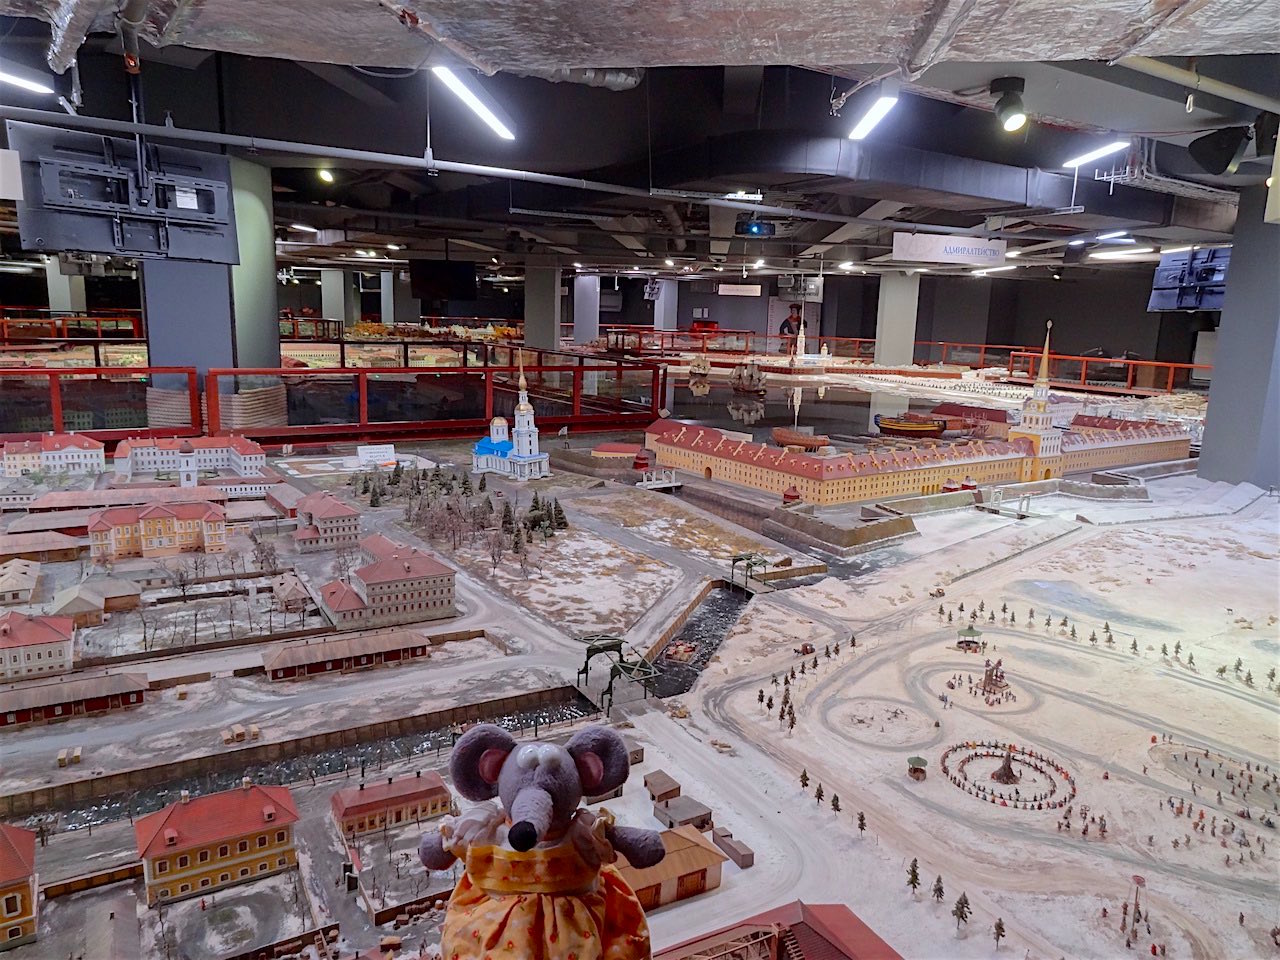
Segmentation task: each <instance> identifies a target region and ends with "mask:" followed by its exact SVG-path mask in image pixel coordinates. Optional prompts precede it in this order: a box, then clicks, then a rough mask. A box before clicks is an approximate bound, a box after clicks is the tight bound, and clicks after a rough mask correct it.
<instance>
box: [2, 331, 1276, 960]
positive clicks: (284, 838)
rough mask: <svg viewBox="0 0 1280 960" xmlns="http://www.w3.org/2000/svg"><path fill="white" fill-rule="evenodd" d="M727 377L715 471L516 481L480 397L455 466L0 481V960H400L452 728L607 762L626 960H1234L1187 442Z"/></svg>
mask: <svg viewBox="0 0 1280 960" xmlns="http://www.w3.org/2000/svg"><path fill="white" fill-rule="evenodd" d="M1048 349H1049V347H1048V343H1047V342H1046V345H1045V357H1046V360H1047V357H1048ZM773 362H774V363H775V364H777V363H783V364H784V366H783V369H782V370H781V371H774V372H767V371H764V370H762V366H761V365H762V364H763V363H764V361H763V360H761V362H760V363H759V364H757V363H754V362H748V361H746V360H744V361H743V363H742V364H740V365H739V366H738V367H737V368H735V369H733V370H732V371H730V370H719V371H716V370H712V369H711V368H710V366H709V365H707V364H705V363H700V362H699V357H698V356H697V355H690V356H689V357H687V358H685V367H684V368H681V369H682V371H683V372H682V379H679V380H678V381H677V382H676V384H675V386H674V388H673V389H674V390H675V391H676V392H677V393H679V394H681V395H682V396H683V397H684V399H685V400H686V401H687V402H688V403H689V404H694V405H696V404H697V403H698V402H701V401H700V398H705V397H707V395H708V393H709V392H710V390H711V389H712V388H713V387H714V388H716V389H717V390H723V389H725V388H728V390H729V391H730V392H731V394H732V399H731V400H730V401H729V404H728V406H729V416H730V417H732V419H733V420H734V421H735V423H734V424H733V426H734V427H740V428H741V429H729V428H727V426H726V425H725V424H724V423H723V421H722V419H721V418H719V417H716V418H709V417H708V418H700V417H698V416H695V415H687V409H688V408H686V415H683V416H681V415H675V416H672V417H668V418H663V419H659V420H658V421H657V422H655V423H654V424H652V425H651V426H650V427H648V428H647V429H645V430H644V431H642V432H641V431H635V432H631V433H615V434H608V435H602V434H594V435H588V434H584V435H571V436H563V437H541V438H540V437H539V433H538V428H537V424H536V417H535V410H536V409H537V405H538V385H537V384H536V383H535V384H533V385H532V387H531V386H530V385H529V384H528V383H527V382H526V381H525V378H524V376H523V373H522V374H521V379H520V384H519V397H518V403H517V405H516V407H515V415H514V423H513V424H511V425H509V424H508V423H507V421H506V419H504V418H501V417H498V418H495V419H494V421H493V423H492V425H491V427H490V431H489V434H488V436H485V437H475V438H472V440H469V441H466V442H462V441H439V442H430V443H427V442H400V443H397V444H395V445H394V447H393V446H391V445H380V446H370V447H359V448H356V447H354V446H352V447H336V446H335V447H332V448H330V449H328V450H315V449H308V450H307V451H305V452H295V451H292V450H282V449H280V448H279V447H274V448H271V447H268V448H264V447H262V446H260V445H259V444H258V443H256V442H254V441H252V440H249V439H246V438H244V437H206V438H195V439H192V440H128V441H122V442H120V443H118V444H117V445H116V446H115V447H114V449H111V450H107V449H104V447H103V445H102V444H101V443H99V442H98V441H96V440H92V439H89V438H87V437H83V436H80V435H76V434H67V435H57V436H54V435H46V436H43V437H39V438H37V439H29V440H25V441H16V442H10V443H7V444H5V446H4V450H3V456H4V472H5V478H6V480H5V484H6V487H5V489H4V491H3V495H0V501H2V505H3V507H4V511H5V512H4V523H5V525H6V528H7V529H6V532H4V533H3V534H0V604H3V607H4V612H3V613H0V671H2V672H3V676H2V677H0V681H2V682H0V738H2V739H0V816H2V817H3V819H4V821H5V825H4V826H3V828H2V833H0V867H2V868H3V875H0V898H3V908H4V917H3V920H4V923H3V924H2V925H0V945H2V946H4V947H8V948H11V950H12V953H11V954H10V955H11V956H13V957H15V958H37V957H40V958H43V957H53V958H57V957H62V956H64V955H65V956H68V957H85V958H96V957H140V958H143V957H145V958H148V960H160V958H164V960H173V958H178V957H181V958H187V960H219V958H227V960H230V958H237V960H238V958H251V957H259V956H262V957H281V956H301V955H308V956H316V957H319V956H332V957H350V956H383V955H385V954H384V953H380V952H378V951H389V952H390V955H393V956H419V955H421V956H431V955H435V954H436V953H437V952H438V949H439V948H438V944H439V942H440V938H441V928H442V924H443V922H444V917H445V909H444V908H445V904H446V902H447V901H448V900H449V898H450V895H451V893H452V892H453V890H454V887H455V884H457V882H458V880H459V877H460V875H461V869H460V866H455V867H453V868H452V869H448V870H442V871H441V870H437V871H431V870H428V869H427V868H426V867H424V866H423V864H422V862H420V860H419V855H418V845H419V841H420V839H421V837H422V835H423V834H424V832H426V831H428V830H430V829H431V828H432V827H433V826H434V825H436V824H437V823H438V822H440V818H442V817H452V816H457V815H459V814H465V813H466V812H467V811H468V810H470V809H472V808H473V806H474V804H473V802H472V801H470V800H467V799H466V798H465V797H463V796H462V795H461V794H460V793H459V791H458V789H457V787H456V785H455V784H454V783H452V782H451V778H450V776H449V760H450V754H451V748H452V746H453V744H454V743H455V742H456V741H457V740H458V738H459V737H460V736H461V735H463V734H464V733H465V732H466V731H467V730H469V729H471V728H472V727H474V725H475V724H477V723H479V722H489V723H494V724H497V725H499V726H501V727H503V728H505V729H506V730H508V731H509V732H510V733H511V734H512V735H513V736H514V737H515V738H516V741H517V742H518V743H522V742H524V741H526V740H528V741H532V740H533V739H534V738H536V739H538V740H539V741H543V742H550V743H557V744H563V743H565V742H567V741H569V739H570V738H571V737H572V736H573V735H574V733H575V732H576V731H578V730H580V729H581V728H582V727H583V726H584V725H586V724H588V723H602V724H608V725H611V726H612V727H613V728H614V729H615V730H617V732H619V733H620V734H621V735H622V737H623V740H624V742H625V743H626V746H627V751H628V754H629V759H630V762H631V772H630V776H629V778H628V779H626V782H625V784H623V785H622V787H620V788H618V789H616V790H614V791H613V792H612V795H610V796H607V797H604V798H600V797H595V798H589V799H588V806H589V807H590V809H591V810H593V811H595V812H597V813H599V812H600V811H601V810H603V809H606V808H607V810H608V811H609V813H611V814H612V816H613V817H615V818H616V820H617V822H618V823H619V824H625V825H629V826H633V827H644V828H647V829H652V830H657V831H660V832H661V834H662V843H663V846H664V849H665V851H666V856H665V857H664V858H663V859H662V861H661V862H660V863H659V864H658V865H657V866H650V867H639V866H634V865H631V864H629V863H627V862H626V859H625V857H624V858H622V859H621V861H620V862H619V864H618V867H619V870H620V872H621V874H622V875H623V876H624V877H625V878H626V879H627V881H628V883H629V885H630V886H631V888H632V889H633V890H634V891H635V893H636V896H637V898H638V900H639V902H640V904H641V906H643V908H644V909H645V912H646V914H647V922H648V926H649V930H650V935H651V937H652V943H653V951H654V955H656V956H662V957H671V958H675V957H687V956H694V955H696V956H722V955H723V956H730V955H737V954H732V953H729V952H723V950H722V952H721V953H715V952H708V951H709V950H711V949H712V948H711V947H708V946H707V944H719V945H721V946H722V947H723V945H725V944H731V943H737V942H738V941H737V940H736V939H735V938H736V937H739V936H740V935H742V936H745V934H742V931H744V930H747V929H756V928H757V927H760V925H762V924H763V925H765V926H768V925H769V924H780V925H784V926H785V925H787V924H801V925H804V924H808V925H809V928H812V929H828V928H830V929H835V928H841V929H845V930H856V931H857V936H856V937H854V939H858V942H860V943H861V944H862V947H861V948H860V949H862V951H863V952H861V953H858V952H855V951H854V948H853V947H850V948H849V951H850V952H848V953H846V954H844V955H848V956H876V957H890V956H912V957H958V958H959V957H963V958H970V957H996V956H1012V957H1027V958H1042V960H1049V958H1059V957H1097V958H1110V957H1121V956H1126V955H1129V954H1130V953H1131V952H1136V953H1138V954H1147V955H1153V954H1154V955H1159V956H1171V957H1205V958H1211V957H1224V956H1231V957H1252V956H1259V957H1261V956H1274V955H1275V952H1276V950H1277V945H1276V944H1277V939H1276V938H1277V935H1278V933H1277V927H1278V925H1280V916H1278V915H1277V907H1276V903H1277V901H1276V896H1275V894H1276V877H1277V869H1278V865H1280V835H1277V833H1276V829H1275V821H1276V819H1277V818H1280V806H1278V804H1280V782H1278V781H1277V773H1278V772H1280V737H1278V729H1280V728H1278V727H1277V722H1276V720H1277V704H1278V702H1280V685H1277V682H1276V668H1277V665H1278V664H1280V641H1278V640H1277V630H1278V628H1277V616H1278V615H1280V598H1278V595H1277V589H1276V588H1277V583H1278V582H1280V581H1278V577H1280V543H1278V537H1277V528H1278V524H1280V500H1277V497H1276V496H1275V493H1274V491H1270V492H1269V491H1265V490H1261V489H1258V488H1255V487H1252V486H1249V485H1247V484H1244V485H1238V486H1233V485H1228V484H1223V483H1210V482H1207V481H1203V480H1200V479H1198V478H1197V477H1196V475H1195V461H1194V458H1193V455H1192V454H1193V450H1192V448H1193V445H1196V444H1198V442H1199V439H1200V432H1201V425H1200V417H1201V416H1202V414H1203V411H1202V410H1200V411H1198V412H1197V411H1192V412H1188V411H1187V410H1184V409H1174V408H1166V409H1161V408H1159V407H1158V406H1157V405H1148V406H1146V407H1144V408H1143V409H1141V410H1134V409H1124V404H1123V402H1117V401H1114V400H1109V399H1107V398H1091V397H1089V396H1087V395H1083V396H1082V395H1081V394H1079V393H1073V394H1060V393H1059V392H1058V391H1056V390H1054V391H1051V390H1050V386H1049V383H1048V381H1047V380H1045V379H1043V378H1041V379H1040V380H1038V381H1037V382H1034V383H1032V384H1030V385H1025V386H1020V387H1019V386H1011V385H1008V384H1002V385H1000V386H999V387H997V386H996V385H994V384H988V383H985V382H982V381H980V380H963V381H958V380H949V381H941V380H940V381H937V382H936V383H934V382H931V381H928V382H926V381H923V380H921V381H918V382H911V383H909V384H907V383H905V378H896V377H895V376H894V375H892V374H885V375H883V376H880V377H878V378H875V377H873V375H872V374H870V373H867V372H865V371H864V372H862V373H857V372H841V371H827V370H826V368H825V367H824V366H823V364H822V357H821V356H816V355H815V356H809V355H806V354H805V353H804V348H803V345H801V346H799V347H798V349H797V351H796V354H795V355H794V356H793V357H792V358H791V359H790V361H789V362H787V361H778V360H777V359H776V358H775V359H774V361H773ZM1046 367H1047V364H1046ZM869 378H870V379H875V390H876V391H877V396H878V397H880V398H881V400H882V401H883V400H884V398H890V400H889V402H888V403H887V405H886V409H890V412H889V413H887V414H886V415H884V416H881V417H879V418H878V429H872V430H869V431H867V432H866V433H859V434H857V435H850V436H844V435H838V434H836V433H834V432H829V433H822V432H820V431H818V430H816V429H815V428H814V427H812V426H807V425H806V410H805V402H806V400H807V399H808V398H807V397H806V395H805V391H813V390H815V389H816V390H817V396H818V397H819V398H821V397H822V396H823V392H824V391H826V390H833V391H838V390H842V389H843V390H853V389H860V388H861V386H865V382H864V381H866V380H867V379H869ZM766 383H767V384H768V387H769V388H771V389H774V388H779V387H780V388H782V389H783V390H784V396H786V397H787V403H788V405H789V419H790V426H789V427H775V428H773V430H772V433H770V431H769V430H768V429H767V428H760V429H753V424H754V423H756V422H757V421H758V420H759V419H761V418H762V417H763V416H764V405H765V402H766V399H765V394H766V390H765V384H766ZM908 395H909V396H911V397H914V398H920V397H921V396H927V397H929V402H930V403H931V404H933V405H934V409H933V411H932V412H930V413H924V414H920V413H913V412H909V411H907V409H906V404H905V400H904V401H903V404H902V406H901V407H900V409H899V410H897V411H896V412H893V411H892V410H891V408H892V407H893V402H892V399H891V398H893V397H894V396H908ZM755 407H759V412H758V414H752V413H751V410H752V409H753V408H755ZM721 412H722V411H721ZM539 749H542V748H539ZM1050 864H1051V865H1052V869H1048V868H1047V867H1048V865H1050ZM807 904H826V905H827V906H823V907H821V908H817V907H811V906H807ZM11 907H12V909H10V908H11ZM837 910H838V911H840V912H839V915H838V916H837V915H836V914H835V913H832V911H837ZM814 911H819V912H817V913H815V912H814ZM821 911H827V913H822V912H821ZM753 925H754V926H753ZM993 933H994V935H993ZM832 936H835V935H834V934H832ZM851 936H852V934H851ZM859 938H860V939H859ZM742 942H743V943H745V941H742ZM698 944H701V946H699V945H698ZM742 949H746V947H745V946H744V947H743V948H742ZM698 950H701V951H702V952H697V951H698ZM724 950H728V947H724ZM371 951H372V952H371ZM757 955H759V956H765V955H768V954H756V953H742V954H741V956H753V957H754V956H757Z"/></svg>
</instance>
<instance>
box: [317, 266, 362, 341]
mask: <svg viewBox="0 0 1280 960" xmlns="http://www.w3.org/2000/svg"><path fill="white" fill-rule="evenodd" d="M352 287H353V284H352V282H351V274H349V273H347V272H346V271H345V270H321V271H320V315H321V316H323V317H324V318H325V319H326V320H341V321H342V325H343V326H344V327H349V326H351V324H353V323H355V320H354V319H353V318H354V316H355V314H354V313H353V307H354V305H355V303H354V301H355V293H354V291H353V290H352Z"/></svg>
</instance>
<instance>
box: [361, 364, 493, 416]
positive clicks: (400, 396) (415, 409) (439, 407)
mask: <svg viewBox="0 0 1280 960" xmlns="http://www.w3.org/2000/svg"><path fill="white" fill-rule="evenodd" d="M367 390H368V404H369V422H370V423H392V422H398V421H406V422H422V421H428V420H432V421H449V420H483V419H484V415H485V413H484V376H483V375H482V374H479V373H474V374H473V373H371V374H369V378H368V387H367Z"/></svg>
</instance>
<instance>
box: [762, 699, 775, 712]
mask: <svg viewBox="0 0 1280 960" xmlns="http://www.w3.org/2000/svg"><path fill="white" fill-rule="evenodd" d="M764 708H765V709H766V710H768V711H769V712H770V713H773V697H770V698H769V699H768V700H767V701H766V702H765V705H764Z"/></svg>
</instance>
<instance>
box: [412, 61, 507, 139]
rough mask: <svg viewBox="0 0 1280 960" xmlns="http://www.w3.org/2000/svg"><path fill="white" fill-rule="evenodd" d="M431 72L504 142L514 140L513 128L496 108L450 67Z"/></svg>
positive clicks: (433, 68) (432, 69)
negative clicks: (503, 119) (500, 116)
mask: <svg viewBox="0 0 1280 960" xmlns="http://www.w3.org/2000/svg"><path fill="white" fill-rule="evenodd" d="M431 72H432V73H433V74H435V75H436V76H437V77H438V78H439V79H440V82H441V83H443V84H444V85H445V86H446V87H448V88H449V90H450V91H452V93H453V94H454V96H456V97H457V98H458V99H459V100H461V101H462V102H463V103H465V104H466V105H467V106H468V107H470V108H471V112H472V113H474V114H475V115H476V116H477V117H479V118H480V119H481V120H483V121H484V122H485V124H486V125H487V126H488V127H489V129H490V130H492V131H493V132H494V133H496V134H497V135H498V136H500V137H501V138H502V139H503V140H514V139H515V138H516V135H515V134H514V133H512V132H511V128H510V127H509V126H507V124H505V123H503V122H502V121H501V120H500V119H499V118H498V114H497V113H496V112H495V109H494V107H496V104H495V105H494V106H490V105H489V104H487V103H485V102H484V100H482V99H481V93H479V92H477V90H472V89H471V87H469V86H468V85H467V84H466V83H465V82H463V80H462V78H461V77H459V76H458V75H457V74H456V73H454V72H453V71H452V70H450V69H449V68H448V67H432V68H431Z"/></svg>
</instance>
